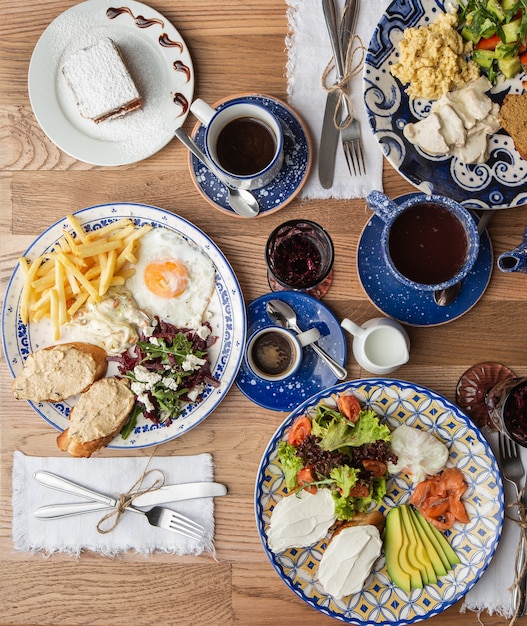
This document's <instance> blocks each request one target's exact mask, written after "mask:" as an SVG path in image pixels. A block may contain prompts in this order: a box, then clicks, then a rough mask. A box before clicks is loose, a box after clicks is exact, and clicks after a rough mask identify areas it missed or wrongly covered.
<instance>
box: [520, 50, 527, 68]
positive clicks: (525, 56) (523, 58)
mask: <svg viewBox="0 0 527 626" xmlns="http://www.w3.org/2000/svg"><path fill="white" fill-rule="evenodd" d="M520 63H521V64H522V65H523V66H524V67H527V52H522V54H520Z"/></svg>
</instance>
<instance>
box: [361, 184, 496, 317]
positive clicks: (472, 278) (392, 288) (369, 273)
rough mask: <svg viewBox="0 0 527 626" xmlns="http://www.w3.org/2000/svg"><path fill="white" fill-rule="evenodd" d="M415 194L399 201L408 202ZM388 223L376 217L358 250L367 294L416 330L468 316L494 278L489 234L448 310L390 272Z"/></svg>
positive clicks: (383, 310) (367, 228)
mask: <svg viewBox="0 0 527 626" xmlns="http://www.w3.org/2000/svg"><path fill="white" fill-rule="evenodd" d="M412 195H414V194H406V195H404V196H401V197H399V198H395V202H404V201H405V200H407V199H408V198H409V197H411V196H412ZM383 227H384V222H383V221H382V220H381V219H380V218H379V217H377V216H376V215H373V216H372V217H371V218H370V220H369V221H368V222H367V224H366V226H365V227H364V229H363V231H362V233H361V236H360V239H359V247H358V250H357V270H358V273H359V279H360V281H361V284H362V286H363V288H364V291H365V292H366V294H367V295H368V297H369V298H370V300H371V301H372V302H373V304H375V306H376V307H377V308H379V309H380V310H381V311H382V312H383V313H385V314H386V315H389V316H390V317H393V318H394V319H396V320H399V321H400V322H403V323H405V324H410V325H412V326H436V325H439V324H445V323H446V322H451V321H452V320H455V319H457V318H458V317H461V316H462V315H464V314H465V313H466V312H467V311H468V310H469V309H471V308H472V307H473V306H474V305H475V304H476V303H477V302H478V301H479V299H480V298H481V296H482V295H483V294H484V293H485V290H486V288H487V285H488V284H489V280H490V277H491V275H492V259H493V254H492V243H491V241H490V237H489V234H488V232H487V231H486V230H485V232H484V233H483V234H482V235H481V236H480V250H479V255H478V258H477V259H476V263H475V264H474V267H473V268H472V270H471V271H470V272H469V274H468V275H467V277H466V278H465V279H464V280H463V283H462V288H461V291H460V292H459V295H458V296H457V298H456V299H455V300H453V301H452V302H451V303H450V304H449V305H448V306H439V305H437V304H436V303H435V301H434V294H433V292H431V291H418V290H417V289H408V288H407V287H405V286H404V285H403V284H402V283H400V282H399V281H398V280H397V279H396V278H395V277H394V275H393V274H392V273H391V272H390V270H389V269H388V267H387V266H386V263H385V262H384V257H383V255H382V254H380V253H379V245H380V243H379V242H380V238H381V231H382V229H383Z"/></svg>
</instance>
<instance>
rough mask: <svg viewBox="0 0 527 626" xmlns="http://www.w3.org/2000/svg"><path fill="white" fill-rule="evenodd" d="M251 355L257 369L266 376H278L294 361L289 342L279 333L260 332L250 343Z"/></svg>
mask: <svg viewBox="0 0 527 626" xmlns="http://www.w3.org/2000/svg"><path fill="white" fill-rule="evenodd" d="M252 357H253V360H254V364H255V365H256V367H258V369H259V370H260V371H261V372H263V373H264V374H267V376H279V375H280V374H283V373H284V372H286V371H287V370H288V369H289V368H290V367H291V365H292V364H293V361H294V352H293V347H292V345H291V343H290V342H289V341H288V340H287V338H286V337H284V336H283V335H282V334H280V333H276V332H274V331H269V332H268V333H262V334H261V335H260V336H259V337H257V339H256V340H255V341H254V343H253V345H252Z"/></svg>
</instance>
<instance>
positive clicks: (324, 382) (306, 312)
mask: <svg viewBox="0 0 527 626" xmlns="http://www.w3.org/2000/svg"><path fill="white" fill-rule="evenodd" d="M275 299H276V300H283V301H284V302H287V304H289V305H290V306H291V307H292V308H293V309H294V310H295V311H296V314H297V317H298V325H299V326H300V328H301V329H302V330H308V329H309V328H317V329H318V331H319V332H320V339H319V340H318V345H319V346H320V347H321V348H322V349H323V350H324V351H325V352H327V353H328V354H329V355H330V356H331V357H333V358H334V359H335V361H337V363H339V364H340V365H342V366H345V365H346V357H347V344H346V337H345V335H344V331H343V330H342V328H341V326H340V322H339V320H338V319H337V318H336V317H335V315H334V314H333V312H332V311H331V310H330V309H329V308H328V307H327V306H326V305H325V304H322V302H320V300H317V299H316V298H313V297H312V296H308V295H306V294H304V293H299V292H296V291H280V292H272V293H269V294H266V295H265V296H261V297H260V298H257V299H256V300H253V301H252V302H251V303H250V304H249V305H248V306H247V337H250V336H251V335H252V334H253V333H254V332H255V331H257V330H260V329H261V328H267V327H268V326H273V323H272V322H271V320H270V319H269V317H268V315H267V312H266V310H265V305H266V304H267V302H268V301H269V300H275ZM337 380H338V379H337V377H336V376H335V374H333V373H332V371H331V370H330V369H329V368H328V366H327V365H326V364H325V363H324V361H322V360H321V359H320V358H319V357H318V356H317V355H316V354H315V353H314V352H313V350H311V348H310V347H309V346H306V347H305V348H304V358H303V361H302V365H301V367H300V370H299V371H298V372H297V373H296V374H295V375H294V376H291V377H290V378H287V379H286V380H281V381H276V382H270V381H268V380H263V379H262V378H259V377H258V376H255V375H254V374H253V372H252V371H251V370H250V369H249V367H248V365H247V361H246V358H245V357H244V359H243V361H242V363H241V365H240V369H239V371H238V375H237V377H236V380H235V382H236V385H237V387H238V388H239V389H240V391H241V392H242V393H243V394H244V395H246V396H247V397H248V398H249V400H252V401H253V402H254V403H256V404H258V405H259V406H261V407H264V408H265V409H271V410H273V411H291V410H292V409H294V408H295V407H296V406H298V405H299V404H300V403H301V402H304V400H307V399H308V398H310V397H311V396H312V395H313V394H315V393H317V392H319V391H321V390H322V389H326V388H327V387H331V386H332V385H334V384H335V383H336V382H337Z"/></svg>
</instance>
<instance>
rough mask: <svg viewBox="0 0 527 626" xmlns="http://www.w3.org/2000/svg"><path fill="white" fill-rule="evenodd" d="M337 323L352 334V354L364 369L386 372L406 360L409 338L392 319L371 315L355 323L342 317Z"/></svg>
mask: <svg viewBox="0 0 527 626" xmlns="http://www.w3.org/2000/svg"><path fill="white" fill-rule="evenodd" d="M340 325H341V326H342V328H344V329H345V330H347V331H348V332H349V333H350V334H352V335H353V343H352V350H353V356H354V357H355V360H356V361H357V363H358V364H359V365H360V366H361V367H363V368H364V369H365V370H367V371H368V372H371V373H372V374H379V375H385V374H390V373H391V372H394V371H395V370H396V369H397V368H399V367H401V365H404V364H405V363H407V362H408V359H409V358H410V353H409V349H410V339H409V337H408V335H407V333H406V331H405V330H404V328H403V327H402V326H401V324H399V323H398V322H396V321H395V320H392V319H389V318H387V317H375V318H373V319H371V320H368V321H367V322H364V324H363V325H362V326H359V325H358V324H355V322H352V321H351V320H349V319H348V318H344V319H343V320H342V322H341V323H340Z"/></svg>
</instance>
